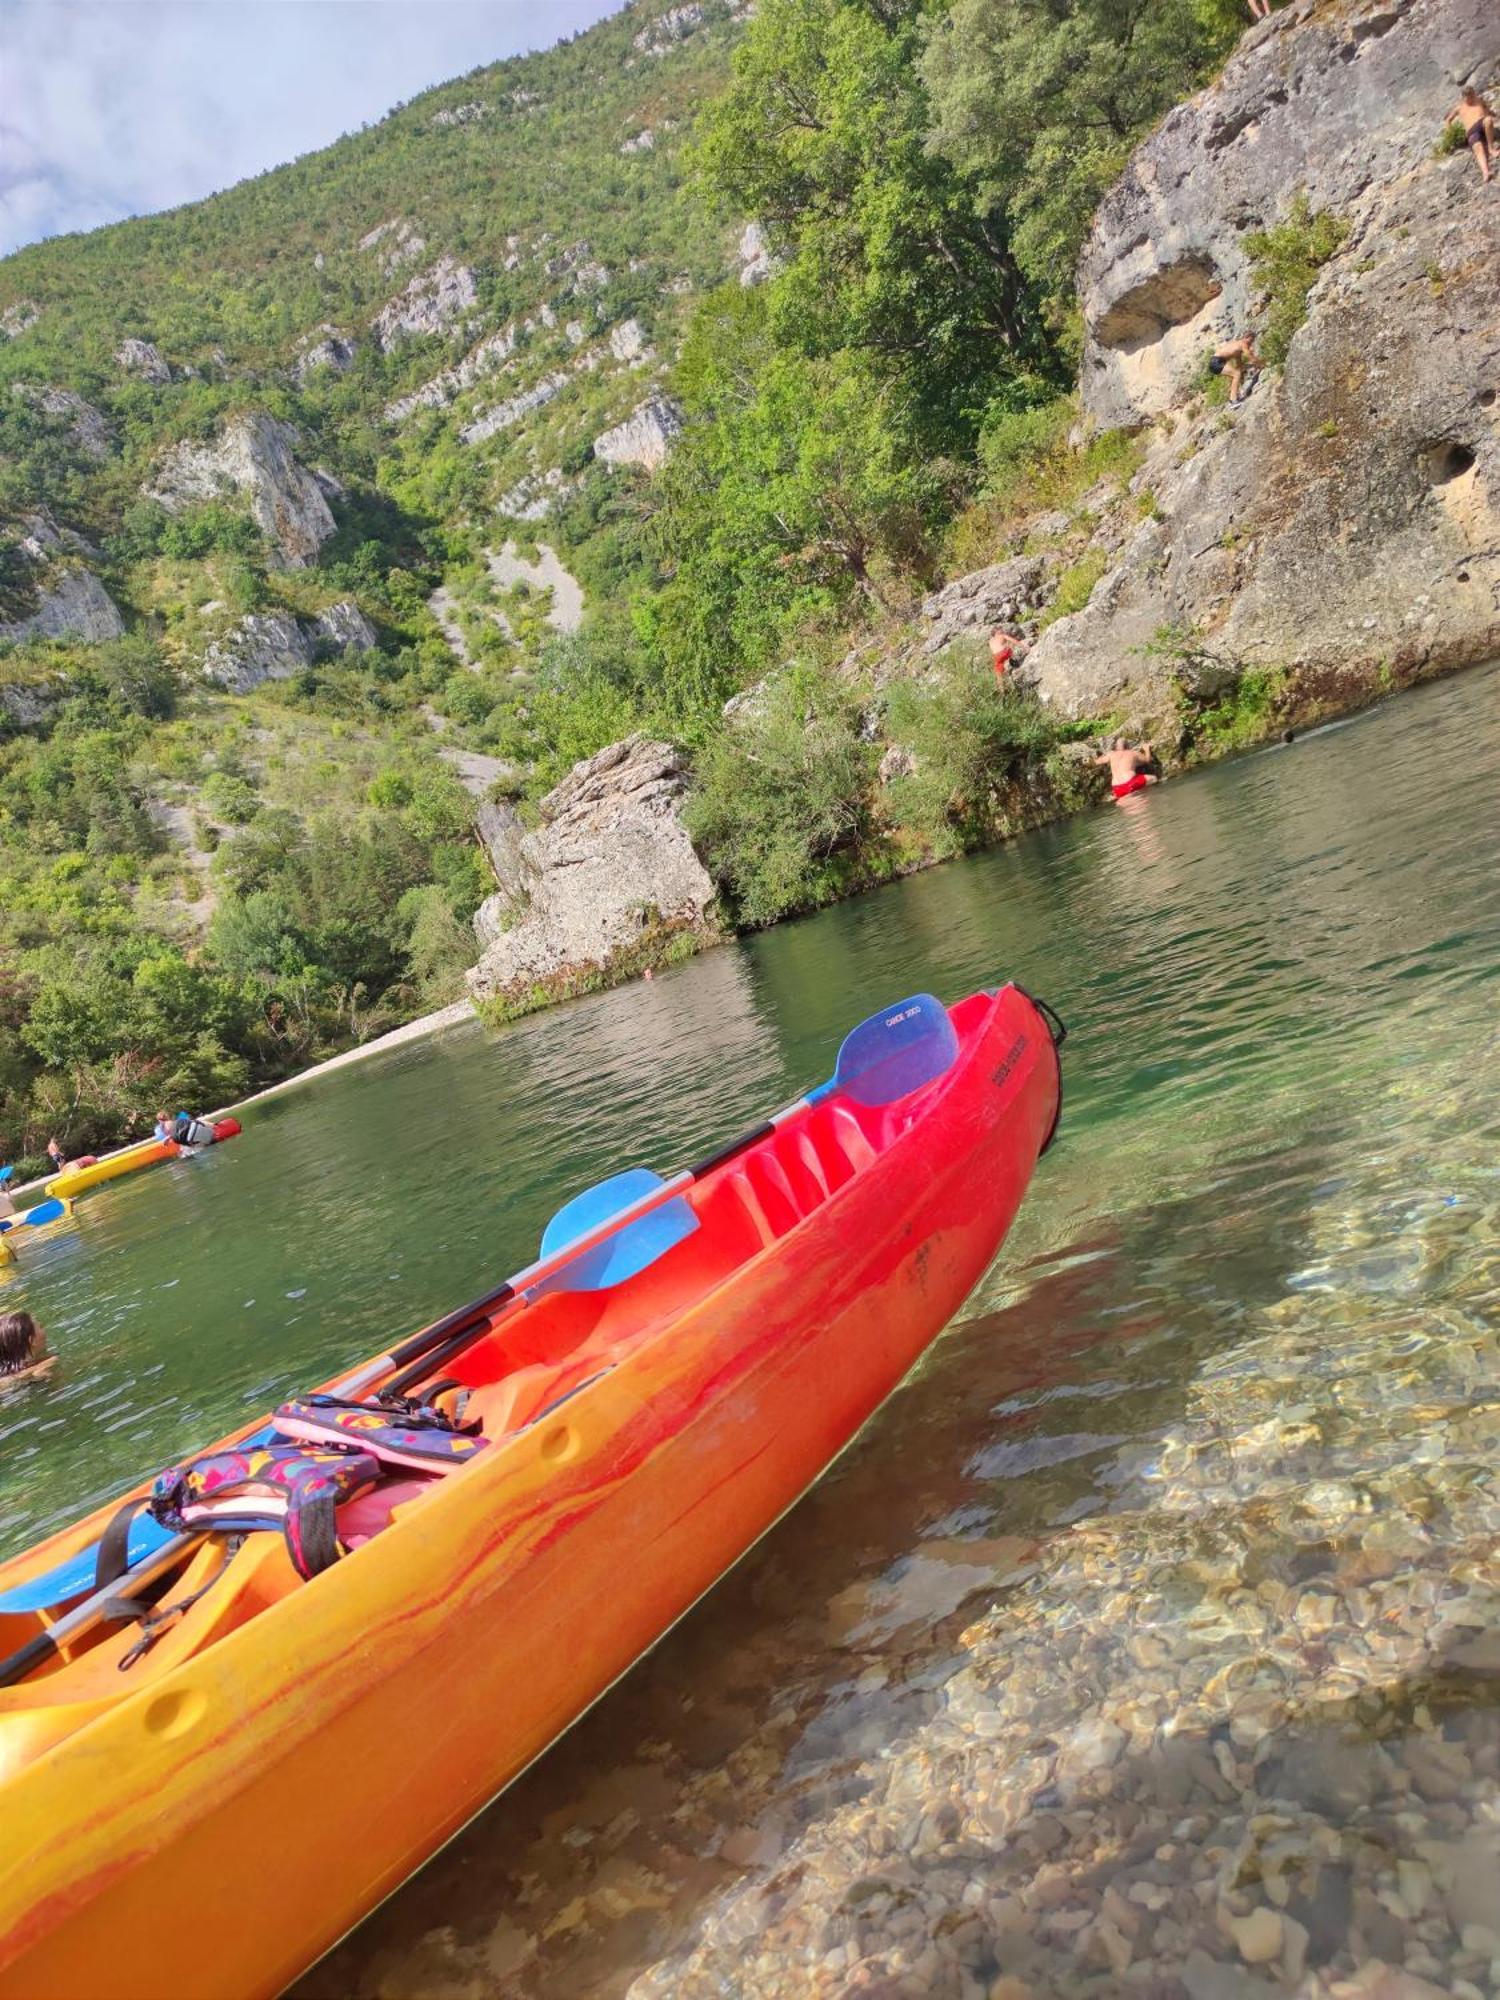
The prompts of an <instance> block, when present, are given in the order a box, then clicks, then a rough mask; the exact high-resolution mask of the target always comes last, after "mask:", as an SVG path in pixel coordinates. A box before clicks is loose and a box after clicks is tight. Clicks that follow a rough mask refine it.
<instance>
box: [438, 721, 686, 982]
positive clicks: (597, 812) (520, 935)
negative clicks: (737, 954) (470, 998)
mask: <svg viewBox="0 0 1500 2000" xmlns="http://www.w3.org/2000/svg"><path fill="white" fill-rule="evenodd" d="M686 789H687V777H686V773H685V771H684V768H683V764H682V760H681V757H680V755H679V753H678V752H677V751H675V750H674V749H672V748H671V747H670V746H669V745H667V744H665V743H652V742H648V741H647V740H646V739H645V738H644V737H642V736H631V737H627V738H626V740H625V741H624V742H623V743H612V744H611V745H610V746H609V747H608V749H605V750H601V751H599V752H598V754H597V755H596V756H593V757H590V758H587V759H586V760H585V761H584V762H583V763H581V764H575V765H574V767H573V769H572V770H571V771H570V772H569V773H568V775H567V777H566V778H564V779H563V781H562V783H561V784H560V785H558V786H556V787H555V788H554V789H553V790H552V791H551V792H549V793H548V794H547V797H546V798H545V799H543V801H542V805H541V816H542V824H541V826H540V827H538V828H537V829H536V830H535V831H534V832H532V833H528V834H525V835H524V836H522V837H521V838H519V839H513V838H512V832H511V830H509V829H503V828H501V829H497V839H496V842H495V844H494V845H493V846H492V847H491V849H490V852H491V859H492V860H493V861H494V862H495V864H496V868H497V875H498V876H499V879H500V881H501V888H500V891H499V893H498V895H496V896H493V897H491V898H490V899H489V900H488V902H486V903H485V904H483V905H482V906H481V908H480V910H479V912H478V914H477V915H476V917H475V919H474V925H475V931H476V934H477V935H478V937H479V938H480V940H481V942H482V944H483V945H484V954H483V956H482V957H481V959H480V961H479V963H478V965H477V966H475V968H474V970H473V971H472V972H471V973H470V974H469V986H470V989H471V991H472V992H473V993H474V995H475V998H476V999H514V998H516V997H517V996H519V995H520V994H522V993H524V992H525V991H527V990H528V989H529V988H532V987H536V986H544V985H547V984H549V983H555V982H566V980H567V979H568V978H569V977H570V976H572V975H576V974H579V973H582V972H584V971H587V970H588V969H590V968H594V967H605V968H607V967H608V966H609V965H610V964H611V963H612V962H614V961H617V960H618V959H619V957H620V955H621V954H628V953H629V952H630V951H631V949H632V948H633V947H639V946H640V944H641V942H642V939H643V936H644V935H646V934H647V933H648V932H649V931H650V930H651V929H652V928H653V927H657V926H666V927H669V928H672V929H675V930H679V931H686V932H690V933H693V934H696V935H698V936H700V937H701V938H702V939H703V940H704V941H705V942H707V941H708V940H710V939H712V938H713V937H715V936H717V934H718V925H717V919H716V916H715V905H714V885H713V882H712V881H711V879H710V877H709V875H708V872H707V870H706V869H705V868H704V866H703V864H702V862H701V861H700V860H699V859H698V857H697V855H696V854H695V853H694V851H693V844H692V842H691V841H690V840H689V838H688V836H687V832H686V830H685V829H684V827H683V825H682V822H681V820H680V819H679V818H678V808H679V806H680V804H681V801H682V797H683V794H684V792H685V791H686Z"/></svg>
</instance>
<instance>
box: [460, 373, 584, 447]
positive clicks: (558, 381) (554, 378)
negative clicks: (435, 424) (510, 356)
mask: <svg viewBox="0 0 1500 2000" xmlns="http://www.w3.org/2000/svg"><path fill="white" fill-rule="evenodd" d="M567 386H568V376H567V375H566V374H565V373H564V372H563V371H562V370H561V369H559V370H557V371H555V372H554V373H553V374H551V375H544V376H543V377H542V379H541V381H540V382H534V383H533V384H532V385H531V387H530V388H529V389H523V390H522V391H521V392H520V394H519V395H516V396H507V397H506V399H505V401H504V402H503V403H496V404H495V405H494V406H493V407H492V408H490V409H488V410H486V411H485V412H484V414H483V416H479V417H476V418H475V419H474V421H473V423H471V424H465V425H464V426H463V428H462V429H461V430H460V431H459V433H458V435H459V437H460V439H461V440H462V441H463V443H464V444H483V442H484V440H485V439H486V438H492V437H494V436H495V434H496V433H497V432H498V431H508V430H509V429H510V427H511V426H512V424H518V423H519V422H520V421H521V419H522V417H525V416H529V415H530V414H531V412H532V411H533V410H539V409H540V408H541V407H542V405H543V403H550V402H551V401H552V398H553V397H554V396H557V395H560V394H561V393H562V391H563V390H564V389H566V388H567Z"/></svg>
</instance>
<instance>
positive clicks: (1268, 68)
mask: <svg viewBox="0 0 1500 2000" xmlns="http://www.w3.org/2000/svg"><path fill="white" fill-rule="evenodd" d="M1497 73H1500V12H1497V10H1496V8H1495V5H1494V0H1293V4H1292V5H1290V6H1288V7H1287V8H1286V9H1284V10H1283V11H1282V12H1280V13H1278V14H1276V15H1274V16H1272V17H1271V18H1270V19H1269V20H1267V21H1265V22H1264V23H1262V24H1260V25H1259V26H1258V27H1256V28H1254V29H1252V30H1251V31H1250V32H1249V33H1248V34H1247V35H1246V37H1245V40H1244V42H1243V44H1242V46H1241V48H1240V50H1239V52H1238V53H1237V54H1236V55H1235V57H1234V58H1233V59H1232V60H1231V62H1230V63H1229V64H1228V66H1227V67H1226V69H1225V71H1224V73H1223V75H1222V77H1221V78H1220V79H1219V81H1218V82H1217V83H1216V84H1214V85H1213V86H1212V87H1211V88H1210V89H1208V90H1207V91H1205V92H1204V93H1203V94H1202V95H1201V96H1199V97H1198V98H1196V99H1194V100H1193V101H1191V102H1190V103H1187V104H1184V105H1181V106H1179V107H1178V108H1177V110H1175V111H1174V112H1172V113H1171V115H1170V116H1169V117H1168V118H1167V119H1165V120H1164V122H1163V123H1162V125H1161V126H1160V127H1159V128H1158V130H1157V131H1156V132H1155V134H1154V135H1153V136H1152V137H1151V138H1150V139H1149V140H1147V141H1146V142H1145V144H1144V145H1142V146H1141V147H1140V149H1139V150H1138V151H1137V153H1136V154H1135V156H1134V158H1133V159H1132V161H1131V162H1130V165H1129V167H1128V169H1127V171H1126V173H1125V175H1124V176H1123V178H1122V179H1121V180H1120V182H1119V183H1118V185H1117V186H1116V187H1115V188H1114V190H1113V191H1112V192H1111V193H1110V195H1109V196H1108V197H1107V198H1106V200H1105V202H1104V203H1103V205H1102V207H1101V208H1100V210H1099V213H1098V215H1097V217H1096V219H1095V222H1094V226H1093V230H1092V232H1091V235H1090V237H1089V240H1088V243H1087V246H1086V248H1085V251H1084V255H1083V259H1082V263H1081V267H1080V297H1081V303H1082V307H1083V314H1084V322H1085V328H1086V342H1085V348H1084V360H1083V381H1082V391H1083V400H1084V406H1085V409H1086V411H1087V413H1088V415H1089V416H1090V418H1092V419H1093V421H1094V422H1095V423H1097V424H1101V425H1127V426H1133V425H1139V424H1142V423H1148V422H1149V423H1151V424H1152V425H1153V430H1152V433H1151V437H1150V442H1149V447H1148V449H1147V452H1146V456H1145V460H1144V462H1143V464H1142V465H1141V467H1140V469H1139V471H1138V472H1137V473H1136V475H1135V478H1134V481H1133V482H1132V495H1131V498H1132V500H1133V501H1134V503H1135V505H1134V508H1133V509H1132V510H1130V512H1132V513H1133V517H1134V518H1133V519H1130V518H1128V516H1121V515H1120V514H1119V513H1117V515H1116V518H1115V519H1114V520H1113V521H1105V522H1104V523H1102V525H1101V532H1100V535H1099V537H1098V538H1097V540H1096V543H1095V546H1096V548H1097V549H1098V550H1099V551H1100V552H1101V553H1102V554H1103V555H1104V556H1105V558H1106V563H1107V567H1106V569H1105V573H1104V574H1103V576H1102V577H1101V579H1100V581H1099V582H1098V584H1097V586H1096V588H1095V590H1094V592H1093V595H1092V597H1091V599H1090V601H1089V602H1088V604H1087V606H1086V607H1085V608H1084V609H1083V610H1081V611H1078V612H1076V613H1074V614H1073V615H1072V616H1069V617H1065V618H1061V619H1059V620H1058V621H1057V622H1056V623H1054V624H1053V625H1052V626H1051V627H1050V628H1049V629H1048V630H1047V631H1046V632H1044V633H1043V635H1042V637H1041V639H1040V641H1039V643H1038V645H1037V646H1036V648H1035V650H1034V652H1033V654H1032V656H1031V661H1030V663H1029V670H1030V672H1031V674H1032V675H1033V677H1034V679H1035V682H1036V684H1037V686H1038V688H1039V690H1040V692H1041V694H1042V696H1043V698H1044V699H1045V700H1046V701H1048V702H1049V703H1051V704H1052V705H1054V706H1055V707H1056V708H1058V709H1059V710H1061V711H1062V712H1064V713H1065V714H1067V715H1068V716H1070V717H1083V716H1104V715H1114V716H1118V717H1120V718H1121V719H1125V720H1129V721H1132V722H1136V723H1140V724H1152V723H1158V724H1159V723H1161V722H1162V721H1163V720H1171V719H1173V718H1175V717H1176V716H1178V715H1179V713H1180V710H1181V695H1182V683H1183V677H1184V673H1186V675H1187V676H1188V678H1189V679H1192V677H1194V676H1197V677H1198V680H1199V682H1200V684H1202V685H1204V686H1213V685H1216V684H1222V683H1224V682H1226V681H1232V680H1233V679H1234V678H1235V677H1237V676H1238V675H1239V674H1240V673H1241V672H1242V671H1243V670H1245V669H1247V668H1251V667H1254V668H1259V669H1269V670H1272V671H1274V672H1276V673H1277V674H1278V675H1281V676H1284V677H1285V683H1286V685H1287V687H1288V689H1289V690H1290V691H1291V693H1292V695H1293V696H1294V697H1295V696H1297V695H1301V696H1304V697H1306V698H1308V699H1311V700H1317V699H1322V700H1332V701H1341V700H1347V699H1349V698H1353V697H1355V696H1357V695H1358V693H1359V692H1360V690H1361V689H1362V688H1363V687H1365V686H1373V685H1377V684H1378V685H1382V686H1383V685H1390V684H1392V683H1393V682H1400V681H1402V680H1406V679H1410V678H1413V677H1416V676H1417V675H1420V674H1422V673H1426V672H1434V671H1438V670H1440V669H1442V668H1444V667H1447V666H1454V665H1459V664H1462V663H1463V662H1465V661H1467V660H1473V659H1480V658H1483V657H1486V656H1488V655H1491V654H1494V653H1496V652H1500V401H1497V398H1500V282H1497V273H1500V199H1497V198H1496V195H1495V193H1494V191H1493V190H1491V189H1486V188H1484V187H1483V186H1482V185H1481V183H1480V180H1479V176H1478V175H1477V173H1476V172H1475V171H1474V167H1473V165H1472V163H1471V161H1470V160H1469V159H1468V158H1467V157H1466V155H1465V154H1463V153H1443V152H1441V151H1439V149H1438V148H1437V147H1436V145H1435V141H1436V139H1437V136H1438V133H1439V129H1440V126H1441V122H1442V119H1443V116H1444V114H1445V113H1446V112H1447V110H1448V108H1449V107H1450V105H1451V104H1452V102H1453V100H1454V98H1455V97H1456V95H1457V90H1458V86H1459V85H1460V84H1462V83H1466V82H1470V81H1473V82H1476V83H1478V85H1479V86H1480V87H1481V88H1486V87H1491V86H1492V85H1493V80H1494V78H1495V76H1496V75H1497ZM1299 193H1305V194H1306V196H1307V198H1308V201H1309V203H1310V205H1311V207H1312V209H1313V210H1314V211H1315V212H1317V211H1321V212H1326V213H1328V214H1331V215H1334V216H1336V217H1337V218H1338V219H1339V220H1340V221H1341V222H1342V223H1343V224H1344V225H1345V226H1346V228H1347V235H1346V237H1345V240H1344V242H1343V245H1342V247H1341V249H1340V251H1339V253H1338V254H1337V255H1336V256H1335V257H1334V258H1333V259H1332V261H1331V262H1329V263H1328V264H1327V265H1326V267H1325V268H1324V269H1323V270H1322V272H1321V274H1320V275H1319V278H1318V281H1317V283H1316V284H1315V286H1314V288H1313V289H1312V291H1311V293H1310V296H1309V298H1308V313H1307V318H1306V320H1305V323H1304V324H1303V325H1302V326H1301V328H1300V329H1299V330H1298V331H1297V332H1296V334H1295V336H1294V337H1293V339H1292V341H1291V345H1290V348H1289V351H1288V353H1287V357H1286V363H1285V367H1284V370H1282V371H1280V372H1273V371H1268V372H1267V373H1266V374H1265V375H1263V376H1262V377H1261V379H1260V381H1259V384H1258V386H1257V387H1256V388H1255V389H1254V391H1253V393H1252V394H1251V396H1250V398H1249V400H1248V401H1247V402H1245V403H1244V404H1243V405H1241V406H1240V407H1239V408H1237V409H1234V410H1213V409H1211V408H1208V407H1206V405H1205V401H1204V398H1203V397H1202V395H1201V394H1200V393H1199V385H1200V384H1201V382H1202V379H1203V378H1202V369H1203V364H1204V361H1205V358H1206V356H1207V354H1208V353H1209V352H1210V351H1211V349H1212V346H1213V344H1214V342H1215V341H1216V340H1220V339H1223V338H1225V337H1226V336H1227V335H1230V334H1238V333H1242V332H1245V331H1247V330H1248V331H1251V332H1254V331H1255V330H1256V329H1257V327H1258V326H1259V325H1260V324H1261V316H1262V313H1263V310H1264V304H1265V302H1264V301H1263V300H1262V299H1261V298H1259V297H1258V296H1257V293H1256V289H1255V280H1254V273H1253V269H1252V260H1251V257H1250V255H1249V252H1248V250H1247V245H1246V237H1247V234H1248V233H1250V232H1252V231H1254V230H1257V229H1264V228H1267V227H1274V226H1276V225H1278V224H1279V223H1281V222H1283V221H1284V220H1285V218H1286V217H1287V215H1288V213H1289V212H1290V210H1291V208H1292V204H1293V201H1294V199H1295V198H1296V197H1297V196H1298V195H1299ZM1143 513H1144V514H1145V515H1146V516H1148V518H1145V519H1141V518H1140V517H1141V515H1142V514H1143ZM1127 529H1128V532H1127ZM1205 675H1206V676H1207V679H1206V681H1205V680H1204V678H1203V677H1204V676H1205Z"/></svg>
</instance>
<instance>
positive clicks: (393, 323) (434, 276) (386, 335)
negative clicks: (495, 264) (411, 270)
mask: <svg viewBox="0 0 1500 2000" xmlns="http://www.w3.org/2000/svg"><path fill="white" fill-rule="evenodd" d="M478 301H479V290H478V287H477V285H476V283H475V279H474V273H473V272H472V271H471V270H470V268H469V266H468V265H467V264H460V263H458V262H457V261H456V259H454V258H452V257H439V259H438V261H437V262H436V263H435V264H434V265H433V266H432V267H431V269H430V270H426V271H421V272H419V273H418V274H417V276H416V277H415V278H413V279H412V281H411V283H410V284H409V285H408V286H407V287H406V289H405V290H404V291H402V292H399V293H398V294H397V295H396V297H395V298H393V299H392V300H391V302H390V304H389V305H386V306H382V308H381V309H380V311H379V312H378V313H377V314H376V315H375V317H374V319H373V320H372V321H371V323H370V324H371V330H372V332H373V333H374V335H375V344H376V345H377V346H378V347H379V348H380V350H381V352H382V353H389V352H390V350H391V349H392V348H393V347H398V346H399V345H400V344H401V342H402V341H403V340H410V339H411V338H413V337H414V336H415V335H418V334H424V333H442V332H444V331H445V330H446V329H447V328H448V327H450V326H452V324H453V322H454V321H455V320H457V319H461V318H462V317H463V315H464V314H465V313H467V312H470V311H472V309H473V308H474V306H475V305H476V304H477V303H478Z"/></svg>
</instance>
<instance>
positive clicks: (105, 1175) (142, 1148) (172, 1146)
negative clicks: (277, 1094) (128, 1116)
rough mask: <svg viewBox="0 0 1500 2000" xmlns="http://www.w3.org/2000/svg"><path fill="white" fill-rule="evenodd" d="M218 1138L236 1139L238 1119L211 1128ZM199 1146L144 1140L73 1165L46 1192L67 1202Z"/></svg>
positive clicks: (222, 1120)
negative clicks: (104, 1184)
mask: <svg viewBox="0 0 1500 2000" xmlns="http://www.w3.org/2000/svg"><path fill="white" fill-rule="evenodd" d="M209 1129H210V1130H211V1131H212V1132H213V1135H214V1138H213V1141H205V1142H204V1143H205V1144H210V1143H214V1142H216V1141H218V1140H221V1139H233V1138H234V1137H236V1135H237V1134H238V1132H239V1130H240V1122H239V1120H238V1119H237V1118H220V1119H217V1120H216V1121H215V1122H214V1124H213V1125H212V1126H211V1127H210V1128H209ZM198 1150H199V1149H198V1148H197V1147H196V1146H179V1145H178V1143H177V1141H176V1140H175V1139H142V1140H140V1141H139V1142H138V1143H137V1144H136V1145H134V1146H122V1147H121V1149H120V1150H119V1152H117V1153H105V1154H104V1155H103V1156H102V1157H101V1158H99V1159H97V1160H91V1161H90V1162H89V1163H88V1165H87V1166H82V1165H71V1166H66V1167H64V1168H63V1170H62V1172H61V1173H58V1174H54V1175H53V1176H52V1178H51V1180H49V1181H47V1182H46V1183H45V1185H44V1192H45V1193H47V1194H49V1195H60V1196H62V1197H63V1198H64V1199H66V1198H68V1197H69V1196H71V1195H75V1194H82V1193H83V1192H84V1191H85V1190H86V1189H88V1188H91V1187H98V1186H99V1185H100V1183H101V1182H103V1181H112V1180H116V1179H118V1177H119V1176H120V1175H121V1174H133V1173H135V1172H136V1171H137V1170H138V1169H139V1168H141V1167H154V1166H156V1165H157V1164H158V1163H159V1162H160V1161H162V1160H175V1159H178V1158H180V1157H181V1156H182V1155H183V1154H184V1153H194V1152H197V1151H198Z"/></svg>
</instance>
